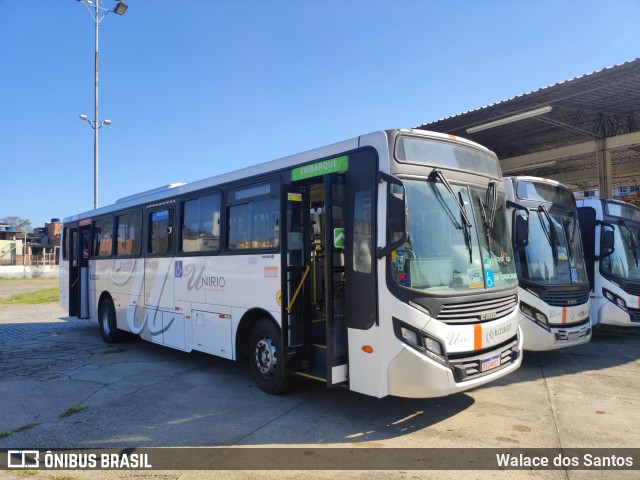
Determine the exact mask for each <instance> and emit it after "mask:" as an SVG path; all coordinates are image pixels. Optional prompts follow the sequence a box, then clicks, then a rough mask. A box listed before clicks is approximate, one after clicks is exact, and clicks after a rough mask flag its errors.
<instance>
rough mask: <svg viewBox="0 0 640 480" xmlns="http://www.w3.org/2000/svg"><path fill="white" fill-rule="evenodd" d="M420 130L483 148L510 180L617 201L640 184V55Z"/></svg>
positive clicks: (439, 121)
mask: <svg viewBox="0 0 640 480" xmlns="http://www.w3.org/2000/svg"><path fill="white" fill-rule="evenodd" d="M416 128H419V129H424V130H432V131H436V132H442V133H447V134H453V135H457V136H460V137H464V138H468V139H469V140H473V141H475V142H477V143H479V144H481V145H484V146H485V147H487V148H489V149H491V150H493V151H494V152H495V153H496V154H497V155H498V158H499V159H500V164H501V166H502V171H503V173H504V175H535V176H542V177H547V178H551V179H554V180H557V181H559V182H562V183H564V184H566V185H568V186H569V187H571V188H572V189H573V190H574V191H581V190H590V189H594V188H599V189H600V197H601V198H611V197H612V190H613V188H614V187H619V186H625V185H638V184H640V58H637V59H635V60H632V61H630V62H626V63H623V64H621V65H616V66H613V67H609V68H604V69H602V70H598V71H596V72H593V73H589V74H585V75H582V76H579V77H576V78H573V79H571V80H566V81H564V82H559V83H556V84H555V85H551V86H548V87H544V88H540V89H538V90H535V91H533V92H530V93H525V94H523V95H518V96H516V97H513V98H510V99H508V100H504V101H501V102H497V103H494V104H492V105H487V106H486V107H482V108H478V109H476V110H471V111H468V112H464V113H460V114H457V115H454V116H451V117H448V118H444V119H441V120H436V121H433V122H429V123H425V124H424V125H421V126H419V127H416Z"/></svg>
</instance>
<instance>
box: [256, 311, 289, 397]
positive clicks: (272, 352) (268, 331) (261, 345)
mask: <svg viewBox="0 0 640 480" xmlns="http://www.w3.org/2000/svg"><path fill="white" fill-rule="evenodd" d="M250 347H251V349H250V355H249V362H250V366H251V373H252V374H253V378H254V379H255V382H256V384H257V385H258V387H260V389H261V390H263V391H265V392H267V393H271V394H272V395H277V394H279V393H283V392H285V391H286V390H287V389H289V387H290V385H291V375H289V374H288V373H287V372H286V371H285V368H284V353H283V351H282V340H281V338H280V330H278V328H277V327H276V326H275V324H274V323H273V322H272V321H271V320H269V319H267V318H261V319H260V320H258V322H257V323H256V324H255V325H254V326H253V329H252V330H251V344H250Z"/></svg>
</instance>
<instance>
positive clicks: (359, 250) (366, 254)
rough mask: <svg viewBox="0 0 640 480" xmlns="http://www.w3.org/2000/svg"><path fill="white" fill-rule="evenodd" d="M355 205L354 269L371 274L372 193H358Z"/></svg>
mask: <svg viewBox="0 0 640 480" xmlns="http://www.w3.org/2000/svg"><path fill="white" fill-rule="evenodd" d="M353 203H354V214H353V269H354V270H355V271H356V272H362V273H371V241H372V238H371V232H372V230H373V229H372V227H371V192H369V191H366V192H356V193H355V197H354V202H353Z"/></svg>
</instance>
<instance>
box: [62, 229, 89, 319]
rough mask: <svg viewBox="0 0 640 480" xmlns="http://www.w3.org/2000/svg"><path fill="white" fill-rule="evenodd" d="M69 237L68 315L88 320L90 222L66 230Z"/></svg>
mask: <svg viewBox="0 0 640 480" xmlns="http://www.w3.org/2000/svg"><path fill="white" fill-rule="evenodd" d="M66 234H67V235H69V237H70V238H69V244H68V245H69V250H70V251H69V256H68V259H67V261H68V262H69V269H68V271H69V315H70V316H72V317H78V318H89V248H90V238H91V222H90V221H85V222H80V224H79V225H72V226H70V227H68V228H67V229H66Z"/></svg>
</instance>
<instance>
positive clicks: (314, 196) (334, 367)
mask: <svg viewBox="0 0 640 480" xmlns="http://www.w3.org/2000/svg"><path fill="white" fill-rule="evenodd" d="M344 183H345V181H344V175H340V174H332V175H324V176H320V177H317V178H314V179H312V180H311V181H307V182H305V183H304V184H295V185H287V186H285V187H284V189H283V198H282V201H283V215H282V227H283V228H284V231H283V235H282V243H283V245H282V252H283V253H282V301H281V304H282V345H283V347H284V352H285V354H286V358H287V369H288V370H289V371H290V372H293V373H296V374H298V375H301V376H305V377H310V378H313V379H316V380H321V381H324V382H326V383H327V386H329V387H331V386H336V385H339V384H344V383H345V382H346V381H347V352H348V347H347V327H346V322H345V296H344V293H345V282H344V275H345V271H344V264H345V262H344V258H345V254H344V247H345V223H344V217H345V214H344V212H345V205H344V203H345V192H344Z"/></svg>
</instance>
